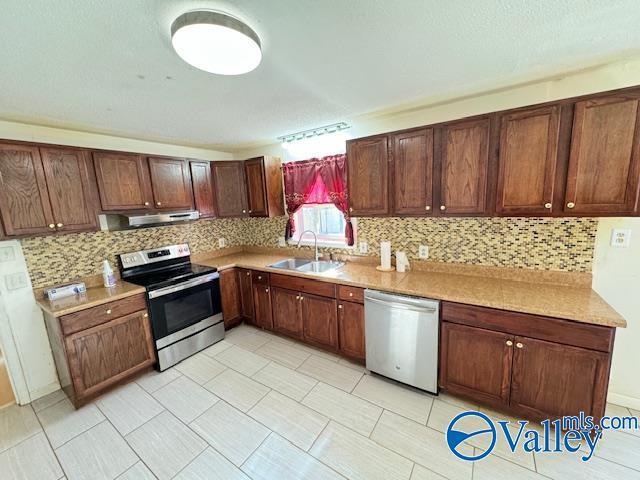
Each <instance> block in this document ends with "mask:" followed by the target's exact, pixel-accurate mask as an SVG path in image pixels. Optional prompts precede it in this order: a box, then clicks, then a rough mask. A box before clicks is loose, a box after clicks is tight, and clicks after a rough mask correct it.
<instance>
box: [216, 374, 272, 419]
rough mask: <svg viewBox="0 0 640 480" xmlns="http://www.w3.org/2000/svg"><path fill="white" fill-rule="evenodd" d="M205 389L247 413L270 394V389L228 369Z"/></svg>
mask: <svg viewBox="0 0 640 480" xmlns="http://www.w3.org/2000/svg"><path fill="white" fill-rule="evenodd" d="M205 388H206V389H207V390H209V391H211V392H213V393H215V394H216V395H217V396H218V397H220V398H222V399H223V400H224V401H225V402H227V403H230V404H231V405H233V406H234V407H236V408H237V409H238V410H242V411H243V412H246V411H247V410H249V409H250V408H251V407H253V406H254V405H255V404H256V403H258V401H259V400H260V399H261V398H262V397H264V396H265V395H266V394H267V393H268V392H269V387H265V386H264V385H263V384H261V383H258V382H256V381H254V380H251V379H250V378H249V377H245V376H244V375H242V374H240V373H238V372H236V371H234V370H231V369H227V370H225V371H224V372H222V373H221V374H220V375H218V376H217V377H215V378H214V379H213V380H211V381H210V382H208V383H206V384H205Z"/></svg>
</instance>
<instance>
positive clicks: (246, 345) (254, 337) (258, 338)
mask: <svg viewBox="0 0 640 480" xmlns="http://www.w3.org/2000/svg"><path fill="white" fill-rule="evenodd" d="M225 341H227V342H229V343H233V344H234V345H237V346H238V347H241V348H243V349H244V350H248V351H250V352H252V351H254V350H256V349H258V348H260V347H261V346H262V345H264V344H265V343H267V342H269V339H268V338H267V337H265V336H264V335H260V334H259V333H256V332H255V331H253V329H249V328H233V329H231V330H229V331H228V332H227V333H226V335H225Z"/></svg>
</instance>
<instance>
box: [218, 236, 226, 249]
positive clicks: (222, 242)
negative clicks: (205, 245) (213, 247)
mask: <svg viewBox="0 0 640 480" xmlns="http://www.w3.org/2000/svg"><path fill="white" fill-rule="evenodd" d="M218 246H219V247H220V248H224V247H226V246H227V239H226V238H219V239H218Z"/></svg>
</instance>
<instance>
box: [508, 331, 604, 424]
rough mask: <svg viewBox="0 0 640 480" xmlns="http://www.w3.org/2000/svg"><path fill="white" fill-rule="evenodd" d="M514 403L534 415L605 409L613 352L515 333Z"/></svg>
mask: <svg viewBox="0 0 640 480" xmlns="http://www.w3.org/2000/svg"><path fill="white" fill-rule="evenodd" d="M514 343H515V348H514V350H515V355H514V358H513V378H512V385H511V406H512V407H515V408H517V409H518V410H519V411H521V412H523V413H524V414H526V415H528V416H529V417H531V418H545V419H546V418H551V419H553V418H559V417H561V416H563V415H578V413H579V412H584V413H585V414H586V415H593V416H594V417H600V416H601V415H602V414H603V413H604V408H605V403H606V392H607V383H608V376H609V363H610V361H609V355H608V354H606V353H603V352H596V351H593V350H587V349H585V348H578V347H570V346H568V345H560V344H557V343H551V342H545V341H542V340H534V339H532V338H526V337H515V340H514Z"/></svg>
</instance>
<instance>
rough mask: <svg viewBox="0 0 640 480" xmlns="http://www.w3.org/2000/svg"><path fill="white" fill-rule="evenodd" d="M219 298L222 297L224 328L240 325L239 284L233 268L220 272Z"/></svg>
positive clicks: (236, 272) (236, 273)
mask: <svg viewBox="0 0 640 480" xmlns="http://www.w3.org/2000/svg"><path fill="white" fill-rule="evenodd" d="M220 296H221V297H222V316H223V317H224V326H225V328H227V329H228V328H232V327H235V326H236V325H237V324H238V323H240V320H241V317H242V312H241V310H240V283H239V282H238V271H237V270H236V269H235V268H230V269H227V270H222V271H221V272H220Z"/></svg>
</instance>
